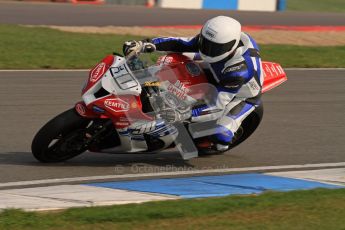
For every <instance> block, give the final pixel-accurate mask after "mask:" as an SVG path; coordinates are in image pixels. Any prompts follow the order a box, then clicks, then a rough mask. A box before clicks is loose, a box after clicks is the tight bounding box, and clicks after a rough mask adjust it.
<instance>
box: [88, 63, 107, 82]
mask: <svg viewBox="0 0 345 230" xmlns="http://www.w3.org/2000/svg"><path fill="white" fill-rule="evenodd" d="M104 72H105V63H104V62H101V63H99V64H98V65H97V66H96V67H95V68H94V69H93V70H92V71H91V74H90V82H96V81H98V80H99V78H100V77H101V76H102V75H103V74H104Z"/></svg>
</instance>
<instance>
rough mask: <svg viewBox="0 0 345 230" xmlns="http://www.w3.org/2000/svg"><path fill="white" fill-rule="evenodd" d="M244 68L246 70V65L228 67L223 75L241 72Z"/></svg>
mask: <svg viewBox="0 0 345 230" xmlns="http://www.w3.org/2000/svg"><path fill="white" fill-rule="evenodd" d="M242 68H244V64H243V63H242V64H240V65H236V66H229V67H227V68H226V69H225V70H224V71H223V74H226V73H229V72H234V71H239V70H241V69H242Z"/></svg>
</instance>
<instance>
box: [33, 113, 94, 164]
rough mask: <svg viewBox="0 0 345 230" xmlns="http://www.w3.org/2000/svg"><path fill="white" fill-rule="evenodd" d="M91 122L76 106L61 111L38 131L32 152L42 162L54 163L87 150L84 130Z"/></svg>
mask: <svg viewBox="0 0 345 230" xmlns="http://www.w3.org/2000/svg"><path fill="white" fill-rule="evenodd" d="M89 123H90V120H88V119H86V118H83V117H81V116H80V115H79V114H77V112H76V111H75V109H74V108H72V109H70V110H67V111H65V112H63V113H61V114H60V115H58V116H56V117H55V118H53V119H52V120H50V121H49V122H48V123H47V124H45V125H44V126H43V127H42V128H41V129H40V130H39V131H38V133H37V134H36V136H35V137H34V139H33V141H32V144H31V150H32V154H33V155H34V157H35V158H36V159H37V160H39V161H40V162H45V163H53V162H62V161H66V160H68V159H71V158H73V157H75V156H77V155H79V154H81V153H83V152H85V151H86V150H87V147H86V146H85V145H84V143H85V141H86V137H85V131H84V130H85V128H86V127H87V125H88V124H89Z"/></svg>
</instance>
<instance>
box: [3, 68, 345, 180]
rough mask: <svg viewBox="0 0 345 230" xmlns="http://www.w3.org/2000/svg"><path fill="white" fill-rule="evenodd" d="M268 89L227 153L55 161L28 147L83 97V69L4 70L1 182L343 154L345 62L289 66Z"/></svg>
mask: <svg viewBox="0 0 345 230" xmlns="http://www.w3.org/2000/svg"><path fill="white" fill-rule="evenodd" d="M287 74H288V77H289V80H288V81H287V82H286V83H284V84H283V85H281V86H280V87H279V88H276V89H274V90H272V91H270V92H268V93H267V94H265V95H264V96H263V100H264V105H265V113H264V118H263V122H262V124H261V125H260V127H259V129H258V130H257V131H256V132H255V133H254V134H253V136H252V137H251V138H249V139H248V140H247V141H246V142H244V143H243V144H241V145H240V146H238V147H237V148H235V149H233V150H231V151H229V152H227V153H225V154H223V155H214V156H208V157H200V158H196V159H192V160H189V161H183V160H182V159H181V157H180V155H179V154H178V153H177V152H176V151H172V152H165V153H160V154H155V155H148V154H130V155H108V154H97V153H85V154H82V155H81V156H79V157H76V158H74V159H73V160H70V161H67V162H64V163H58V164H42V163H38V162H37V161H36V160H35V159H34V158H33V156H32V155H31V152H30V144H31V140H32V138H33V136H34V134H35V133H36V132H37V130H38V129H39V128H40V127H41V126H42V125H43V124H44V123H46V122H47V121H48V120H49V119H51V118H52V117H53V116H55V115H57V114H58V113H60V112H62V111H64V110H67V109H69V108H71V107H72V106H73V105H74V103H75V102H77V101H79V100H80V90H81V87H82V85H83V83H84V81H85V80H86V78H87V73H86V72H85V71H79V72H75V71H74V72H71V71H53V72H38V71H23V72H12V71H0V98H1V100H0V108H1V109H0V117H1V119H0V127H1V132H0V183H2V182H12V181H26V180H36V179H51V178H66V177H81V176H83V177H84V176H97V175H116V174H127V173H152V172H162V171H171V170H180V171H181V170H186V169H223V168H239V167H251V166H271V165H296V164H307V163H310V164H312V163H331V162H345V154H344V153H345V133H344V130H345V116H344V114H345V106H344V105H345V94H344V89H345V81H344V75H345V70H288V71H287Z"/></svg>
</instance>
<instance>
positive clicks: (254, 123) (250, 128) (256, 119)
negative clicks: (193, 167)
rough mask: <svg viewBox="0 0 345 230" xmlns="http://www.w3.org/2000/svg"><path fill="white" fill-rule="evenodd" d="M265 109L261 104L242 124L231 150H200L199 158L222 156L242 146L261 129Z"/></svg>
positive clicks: (233, 140)
mask: <svg viewBox="0 0 345 230" xmlns="http://www.w3.org/2000/svg"><path fill="white" fill-rule="evenodd" d="M263 112H264V107H263V104H262V103H261V104H260V105H259V106H258V107H257V108H255V110H254V111H253V112H252V113H251V114H250V115H249V116H248V117H247V118H246V119H245V120H244V121H243V122H242V124H241V126H240V128H239V129H238V131H237V132H236V133H235V135H234V137H233V139H232V142H231V144H229V148H228V149H227V150H225V151H219V150H216V149H215V147H212V148H206V149H199V156H208V155H214V154H222V153H224V152H226V151H229V150H230V149H232V148H234V147H236V146H237V145H239V144H241V143H242V142H243V141H245V140H246V139H247V138H249V137H250V136H251V135H252V134H253V133H254V131H255V130H256V129H257V127H259V125H260V123H261V120H262V117H263Z"/></svg>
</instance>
